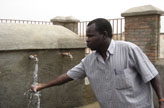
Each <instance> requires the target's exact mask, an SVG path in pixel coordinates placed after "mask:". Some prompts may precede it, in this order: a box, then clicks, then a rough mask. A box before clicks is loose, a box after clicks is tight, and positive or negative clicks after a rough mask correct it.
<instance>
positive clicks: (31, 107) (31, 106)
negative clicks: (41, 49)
mask: <svg viewBox="0 0 164 108" xmlns="http://www.w3.org/2000/svg"><path fill="white" fill-rule="evenodd" d="M34 59H35V68H34V73H33V84H32V85H33V86H34V90H35V92H32V91H31V90H28V91H27V92H25V93H24V95H27V98H28V99H29V103H28V107H27V108H40V96H41V95H40V92H39V91H36V89H35V88H36V87H37V85H38V59H37V58H36V57H35V58H34Z"/></svg>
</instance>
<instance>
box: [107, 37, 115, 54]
mask: <svg viewBox="0 0 164 108" xmlns="http://www.w3.org/2000/svg"><path fill="white" fill-rule="evenodd" d="M114 49H115V42H114V40H113V39H111V42H110V45H109V47H108V52H109V53H110V54H114Z"/></svg>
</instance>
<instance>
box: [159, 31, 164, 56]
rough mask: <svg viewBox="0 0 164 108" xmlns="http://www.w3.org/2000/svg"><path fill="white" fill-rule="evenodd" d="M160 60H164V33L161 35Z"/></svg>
mask: <svg viewBox="0 0 164 108" xmlns="http://www.w3.org/2000/svg"><path fill="white" fill-rule="evenodd" d="M160 59H164V33H162V34H160Z"/></svg>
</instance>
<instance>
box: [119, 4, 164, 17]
mask: <svg viewBox="0 0 164 108" xmlns="http://www.w3.org/2000/svg"><path fill="white" fill-rule="evenodd" d="M150 14H159V15H161V14H164V11H162V10H161V9H159V8H157V7H155V6H152V5H144V6H138V7H133V8H130V9H128V10H126V11H125V12H123V13H122V14H121V16H122V17H126V16H138V15H150Z"/></svg>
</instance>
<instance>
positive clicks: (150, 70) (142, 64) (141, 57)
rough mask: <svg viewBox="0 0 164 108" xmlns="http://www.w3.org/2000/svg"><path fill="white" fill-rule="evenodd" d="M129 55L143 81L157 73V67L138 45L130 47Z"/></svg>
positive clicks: (150, 78)
mask: <svg viewBox="0 0 164 108" xmlns="http://www.w3.org/2000/svg"><path fill="white" fill-rule="evenodd" d="M130 56H131V57H132V59H133V62H134V63H135V67H136V69H137V71H138V72H139V74H140V75H141V77H142V79H143V81H144V82H145V83H147V82H148V81H150V80H152V79H153V78H154V77H155V76H156V75H157V74H158V71H157V69H156V68H155V67H154V65H153V64H152V63H151V61H150V60H149V58H148V57H147V56H146V55H145V54H144V53H143V51H142V50H141V49H140V48H139V47H138V46H135V47H133V48H131V50H130Z"/></svg>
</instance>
